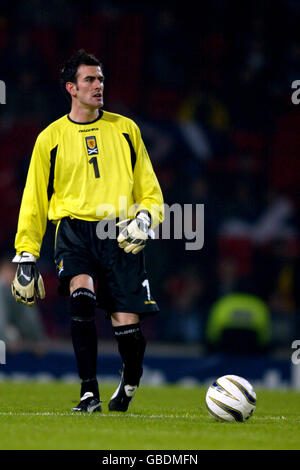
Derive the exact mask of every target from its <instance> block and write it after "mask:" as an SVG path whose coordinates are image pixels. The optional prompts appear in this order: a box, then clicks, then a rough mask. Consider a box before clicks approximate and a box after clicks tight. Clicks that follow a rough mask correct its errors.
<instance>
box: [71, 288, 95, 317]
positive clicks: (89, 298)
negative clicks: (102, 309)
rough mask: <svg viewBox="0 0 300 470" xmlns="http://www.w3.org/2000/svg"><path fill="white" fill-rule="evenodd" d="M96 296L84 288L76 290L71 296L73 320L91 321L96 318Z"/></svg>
mask: <svg viewBox="0 0 300 470" xmlns="http://www.w3.org/2000/svg"><path fill="white" fill-rule="evenodd" d="M95 308H96V296H95V294H94V293H93V292H92V291H91V290H89V289H86V288H84V287H80V288H79V289H76V290H75V291H74V292H73V293H72V294H71V296H70V315H71V318H72V320H77V321H91V320H94V318H95Z"/></svg>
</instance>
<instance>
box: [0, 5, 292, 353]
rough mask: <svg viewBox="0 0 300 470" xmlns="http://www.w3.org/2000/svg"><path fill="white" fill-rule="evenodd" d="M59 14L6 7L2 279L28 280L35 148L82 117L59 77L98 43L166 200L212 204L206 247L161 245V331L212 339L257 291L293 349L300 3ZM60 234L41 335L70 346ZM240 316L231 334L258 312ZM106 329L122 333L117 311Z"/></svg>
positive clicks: (151, 333) (155, 247) (153, 270)
mask: <svg viewBox="0 0 300 470" xmlns="http://www.w3.org/2000/svg"><path fill="white" fill-rule="evenodd" d="M46 5H47V6H46V7H44V4H43V2H42V1H41V0H31V1H24V0H23V1H20V2H18V8H17V9H15V8H14V5H13V4H9V3H7V4H6V5H5V6H2V7H1V12H0V63H1V74H0V79H1V80H4V81H5V83H6V86H7V91H6V93H7V104H6V105H5V106H4V105H1V108H0V116H1V117H0V141H1V154H2V158H1V160H0V166H1V171H0V198H1V210H2V223H1V230H0V247H1V252H2V254H3V257H2V263H1V270H0V283H1V285H2V284H3V285H7V286H8V285H9V279H8V278H9V277H11V276H12V274H13V273H11V272H9V267H8V266H7V260H10V259H11V258H12V257H13V254H14V249H13V240H14V236H15V232H16V227H17V219H18V211H19V206H20V201H21V196H22V190H23V187H24V183H25V178H26V173H27V169H28V165H29V161H30V155H31V152H32V147H33V144H34V142H35V139H36V137H37V135H38V133H39V132H40V131H41V130H42V129H43V128H44V127H46V126H47V125H48V124H49V123H50V122H52V121H53V120H55V119H57V118H59V117H60V116H62V115H63V114H66V113H67V112H68V104H67V102H66V101H65V100H64V97H63V95H62V94H61V91H60V89H59V70H60V68H61V66H62V65H63V63H64V61H65V60H66V59H67V58H68V57H69V56H70V55H71V54H72V53H73V52H74V51H76V50H77V49H78V48H81V47H83V48H85V49H86V50H87V51H88V52H91V53H93V54H95V55H96V56H97V57H98V58H99V59H100V61H101V62H102V64H103V69H104V75H105V77H106V81H105V106H104V109H106V110H108V111H112V112H117V113H120V114H124V115H126V116H128V117H131V118H133V119H134V120H135V121H136V122H137V123H138V124H139V126H140V128H141V130H142V135H143V137H144V141H145V143H146V146H147V149H148V151H149V154H150V157H151V159H152V162H153V166H154V168H155V171H156V174H157V176H158V179H159V181H160V184H161V187H162V190H163V193H164V198H165V202H166V203H167V204H169V205H172V204H174V203H179V204H182V205H183V204H193V205H196V204H204V208H205V209H204V210H205V219H204V220H205V241H204V247H203V248H202V249H201V250H198V251H191V250H190V251H188V250H186V249H185V243H184V240H170V241H168V240H160V241H154V242H152V244H149V246H148V247H147V248H146V251H147V255H148V258H147V259H148V261H147V267H148V270H149V273H150V281H151V285H152V294H153V296H154V297H155V298H156V299H157V301H158V303H159V305H160V307H161V313H160V315H159V317H156V318H153V319H151V318H150V319H148V320H146V321H145V331H146V333H147V336H148V338H149V339H150V340H153V341H172V342H179V343H187V344H190V343H191V344H208V343H209V341H210V339H209V338H208V334H207V324H208V321H211V316H212V312H213V311H214V308H215V307H216V305H217V303H218V302H219V301H220V300H221V299H225V298H227V297H228V296H230V295H232V294H238V293H242V294H247V295H249V296H251V298H252V299H253V298H256V299H259V300H260V301H261V302H263V304H264V306H265V310H264V312H267V313H266V323H265V324H267V325H268V326H267V327H268V328H269V332H270V335H269V340H268V341H269V346H270V347H271V348H272V347H273V346H274V347H290V344H291V341H292V340H294V339H297V333H299V324H300V322H299V318H300V306H299V280H300V265H299V255H300V246H299V228H300V227H299V210H300V201H299V199H298V198H297V196H298V193H299V186H300V158H299V149H300V132H299V128H300V112H299V111H300V105H299V106H296V105H293V104H292V102H291V93H292V89H291V84H292V82H293V81H294V80H296V79H299V80H300V72H299V70H300V68H299V63H300V41H299V39H300V38H299V27H298V21H299V17H300V7H299V4H298V3H297V2H294V1H292V0H289V1H288V0H286V1H279V2H275V3H274V4H270V5H269V6H268V2H249V3H247V2H239V4H238V2H231V1H220V0H212V1H210V2H201V5H200V6H199V7H198V8H197V10H195V11H193V10H192V9H190V8H184V9H183V8H181V6H180V4H178V5H179V6H178V7H176V6H175V5H172V6H160V7H158V6H157V7H155V6H153V5H152V4H150V3H149V4H148V6H147V3H145V4H144V3H143V6H142V5H140V4H139V3H138V2H129V3H128V4H126V5H125V4H124V3H123V4H122V3H118V2H116V3H114V2H98V1H95V0H94V1H86V2H84V3H80V2H76V3H75V2H68V1H66V0H62V1H58V0H56V1H52V2H50V3H47V4H46ZM297 74H298V75H297ZM53 233H54V228H53V227H52V226H51V224H49V227H48V229H47V232H46V236H45V239H44V243H43V248H42V253H41V259H40V261H39V266H40V270H41V272H42V274H43V277H44V279H45V286H46V293H47V298H46V301H44V302H40V303H39V304H38V308H39V310H40V321H39V320H36V325H37V327H36V329H37V331H36V335H31V336H30V335H29V339H30V341H37V342H42V341H43V339H44V338H45V337H46V336H47V337H48V338H50V339H52V338H53V339H57V338H67V339H68V338H69V319H68V316H67V313H66V311H67V303H66V299H62V298H59V297H58V296H57V293H56V273H55V269H54V264H53ZM1 273H2V274H1ZM3 273H4V274H3ZM1 292H2V291H0V293H1ZM1 295H2V294H1ZM249 305H250V303H249ZM15 308H16V309H17V308H21V307H20V306H19V305H17V304H16V305H15ZM253 308H255V307H253ZM1 309H2V311H1V312H0V316H1V315H2V316H3V315H4V314H3V312H4V311H5V308H4V307H1ZM235 309H236V310H235V312H234V315H233V316H232V317H231V318H230V320H229V319H228V322H229V323H228V328H229V329H230V327H231V328H233V329H234V328H237V327H239V328H240V329H243V325H244V326H245V325H246V326H245V328H247V321H249V322H250V323H249V325H250V324H251V321H252V320H251V318H250V317H251V315H252V312H248V314H247V315H248V316H247V315H245V311H244V310H245V308H244V307H243V306H242V304H241V306H240V308H238V307H235ZM249 310H251V309H250V307H249ZM240 311H242V313H243V315H242V314H239V312H240ZM7 315H8V314H7ZM14 315H15V314H14ZM14 315H12V317H13V316H14ZM20 315H21V311H20ZM31 315H32V317H34V316H36V317H39V314H38V312H34V314H31ZM253 315H254V314H253ZM263 315H264V314H263ZM250 320H251V321H250ZM230 322H232V323H230ZM268 322H269V323H268ZM2 323H3V322H2ZM2 323H1V322H0V325H1V324H2ZM11 323H13V322H12V321H11ZM34 323H35V321H33V323H32V324H34ZM28 325H30V319H29V320H28ZM98 326H99V331H100V337H102V338H105V339H109V338H110V337H111V334H112V332H111V327H110V326H109V325H108V322H105V320H104V319H103V316H101V315H99V318H98ZM3 328H4V326H3ZM3 328H2V331H1V327H0V338H1V337H2V336H4V334H6V335H7V334H8V337H10V338H11V340H12V342H16V341H17V338H18V337H19V336H18V335H17V333H16V332H15V329H14V328H17V327H14V328H13V329H12V327H11V326H10V327H9V329H8V330H7V331H8V332H6V333H4V330H3ZM28 328H29V326H28ZM29 329H30V328H29ZM21 330H22V326H21V327H20V331H21ZM23 330H24V331H25V330H26V328H25V329H24V328H23ZM23 330H22V331H23ZM22 331H21V333H20V334H22ZM9 334H10V336H9ZM1 335H2V336H1ZM24 335H25V333H24ZM25 336H26V335H25ZM298 336H299V335H298ZM298 339H299V338H298Z"/></svg>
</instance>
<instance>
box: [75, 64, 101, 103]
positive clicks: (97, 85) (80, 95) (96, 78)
mask: <svg viewBox="0 0 300 470" xmlns="http://www.w3.org/2000/svg"><path fill="white" fill-rule="evenodd" d="M67 89H68V91H69V92H70V93H71V96H72V97H73V98H76V99H77V100H78V101H79V102H80V103H82V104H84V105H88V106H90V107H91V108H102V106H103V90H104V76H103V73H102V70H101V67H99V66H97V65H80V66H79V67H78V69H77V80H76V83H72V82H68V84H67Z"/></svg>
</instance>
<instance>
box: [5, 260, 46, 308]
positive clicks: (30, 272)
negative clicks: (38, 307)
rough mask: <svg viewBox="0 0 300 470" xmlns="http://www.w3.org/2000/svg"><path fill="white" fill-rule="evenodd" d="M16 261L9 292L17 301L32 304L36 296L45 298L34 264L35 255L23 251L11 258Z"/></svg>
mask: <svg viewBox="0 0 300 470" xmlns="http://www.w3.org/2000/svg"><path fill="white" fill-rule="evenodd" d="M12 262H13V263H18V268H17V272H16V275H15V278H14V280H13V282H12V284H11V292H12V295H13V296H14V298H15V299H16V301H17V302H22V303H23V304H26V305H30V306H31V305H34V304H35V300H36V297H39V298H40V299H44V298H45V287H44V282H43V279H42V276H41V275H40V273H39V270H38V268H37V266H36V257H35V256H34V255H32V254H31V253H27V252H26V251H24V252H23V253H22V255H21V256H20V255H16V256H15V257H14V259H13V260H12Z"/></svg>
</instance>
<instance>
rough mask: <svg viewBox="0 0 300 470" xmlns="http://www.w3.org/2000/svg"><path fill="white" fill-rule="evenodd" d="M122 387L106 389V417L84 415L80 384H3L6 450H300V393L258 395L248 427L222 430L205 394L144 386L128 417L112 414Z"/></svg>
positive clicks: (1, 436) (0, 410)
mask: <svg viewBox="0 0 300 470" xmlns="http://www.w3.org/2000/svg"><path fill="white" fill-rule="evenodd" d="M115 387H116V385H115V384H114V385H111V386H109V385H103V386H102V387H101V399H102V401H103V402H102V410H103V411H102V413H92V414H84V415H78V414H76V413H72V412H71V411H70V408H71V407H72V406H74V405H75V404H77V402H78V393H79V386H78V385H69V384H64V383H61V382H51V383H48V384H41V383H34V382H29V383H27V382H26V383H15V382H0V396H1V401H0V449H41V450H46V449H58V450H61V449H96V450H116V449H118V450H124V449H126V450H138V449H144V450H200V449H220V450H221V449H300V440H299V435H300V393H297V392H292V391H266V390H257V398H258V400H257V409H256V411H255V414H254V415H253V417H252V418H251V419H250V420H249V421H247V422H245V423H221V422H216V421H214V420H213V419H212V418H211V417H210V416H209V415H208V413H207V411H206V408H205V393H206V388H203V387H200V386H199V387H192V388H182V387H179V386H160V387H150V386H141V387H140V388H139V389H138V391H137V394H136V397H135V398H134V400H133V402H132V404H131V406H130V408H129V410H128V412H127V413H124V414H123V413H111V412H108V409H107V406H108V402H109V399H110V396H111V394H112V392H113V391H114V390H115Z"/></svg>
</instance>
